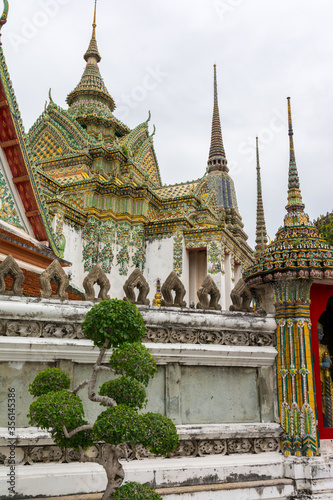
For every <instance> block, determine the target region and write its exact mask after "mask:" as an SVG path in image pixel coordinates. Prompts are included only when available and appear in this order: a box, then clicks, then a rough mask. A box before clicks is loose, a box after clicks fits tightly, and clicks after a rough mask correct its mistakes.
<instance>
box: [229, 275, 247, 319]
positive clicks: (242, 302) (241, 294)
mask: <svg viewBox="0 0 333 500" xmlns="http://www.w3.org/2000/svg"><path fill="white" fill-rule="evenodd" d="M230 297H231V300H232V305H231V306H230V307H229V310H230V311H240V312H252V311H253V309H252V308H251V307H250V304H251V301H252V294H251V292H250V289H249V287H248V286H247V284H246V283H245V281H244V280H243V279H242V278H241V279H240V280H238V281H237V283H236V286H235V288H234V289H233V290H232V292H231V294H230Z"/></svg>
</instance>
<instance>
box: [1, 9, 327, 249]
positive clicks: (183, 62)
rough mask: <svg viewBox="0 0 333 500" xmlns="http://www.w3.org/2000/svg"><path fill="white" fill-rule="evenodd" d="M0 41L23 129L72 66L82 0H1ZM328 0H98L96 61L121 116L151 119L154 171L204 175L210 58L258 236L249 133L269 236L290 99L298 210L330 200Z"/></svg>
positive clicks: (83, 33)
mask: <svg viewBox="0 0 333 500" xmlns="http://www.w3.org/2000/svg"><path fill="white" fill-rule="evenodd" d="M9 3H10V6H9V8H10V11H9V17H8V23H7V24H6V25H5V27H4V28H3V30H2V32H3V35H2V43H3V48H4V52H5V56H6V61H7V65H8V69H9V72H10V75H11V78H12V81H13V85H14V89H15V92H16V96H17V99H18V103H19V106H20V109H21V114H22V118H23V122H24V125H25V128H26V130H28V129H29V128H30V127H31V125H32V124H33V123H34V121H35V120H36V119H37V118H38V116H39V115H40V114H41V113H42V111H43V108H44V103H45V101H46V99H47V97H48V90H49V88H50V87H51V88H52V97H53V100H54V101H55V102H56V103H57V104H59V105H60V106H63V107H66V104H65V99H66V96H67V94H68V93H69V92H70V91H71V90H73V88H74V87H75V86H76V84H77V83H78V82H79V80H80V78H81V74H82V72H83V70H84V67H85V61H84V60H83V57H82V56H83V54H84V52H85V51H86V49H87V47H88V44H89V41H90V38H91V23H92V14H93V6H94V1H93V0H16V1H15V2H14V1H13V0H12V1H10V2H9ZM332 18H333V2H332V0H317V1H316V2H315V3H313V2H310V1H309V0H293V1H291V0H279V1H273V0H167V1H166V0H122V1H120V2H119V1H118V2H116V1H115V0H98V14H97V24H98V26H97V40H98V46H99V50H100V53H101V56H102V61H101V63H100V71H101V74H102V76H103V78H104V81H105V84H106V86H107V88H108V90H109V92H110V93H111V95H112V96H113V98H114V100H115V101H116V104H117V109H116V111H115V116H116V117H118V118H119V119H121V120H122V121H123V122H125V123H126V124H127V125H128V126H130V127H135V126H136V125H138V124H139V123H141V122H143V121H145V120H146V118H147V116H148V111H149V110H151V113H152V119H151V125H150V129H151V130H152V126H153V124H155V125H156V135H155V138H154V141H155V150H156V154H157V158H158V162H159V166H160V171H161V176H162V182H163V183H166V184H174V183H177V182H185V181H188V180H193V179H197V178H199V177H202V175H203V174H204V172H205V169H206V165H207V159H208V151H209V145H210V129H211V118H212V110H213V64H214V63H216V64H217V71H218V89H219V105H220V113H221V121H222V133H223V141H224V146H225V150H226V155H227V158H228V162H229V167H230V175H231V177H232V178H233V180H234V182H235V186H236V193H237V198H238V205H239V210H240V214H241V216H242V217H243V221H244V224H245V231H246V232H247V234H248V235H249V243H250V244H251V245H252V246H253V245H254V239H255V217H256V161H255V137H256V135H258V136H259V141H260V151H261V169H262V183H263V199H264V209H265V215H266V222H267V229H268V233H269V235H270V237H271V238H273V237H274V235H275V233H276V231H277V229H278V227H279V226H280V225H281V224H282V222H283V217H284V214H285V208H284V207H285V205H286V201H287V177H288V133H287V101H286V97H287V96H291V98H292V101H291V104H292V112H293V124H294V141H295V151H296V160H297V166H298V171H299V176H300V182H301V189H302V194H303V201H304V203H305V205H306V211H307V213H308V214H309V215H310V218H311V219H313V218H315V217H317V216H319V215H320V214H324V213H326V212H327V211H331V210H332V208H333V203H332V167H331V164H332V153H333V143H332V135H333V114H332V110H333V64H332V53H333V29H332Z"/></svg>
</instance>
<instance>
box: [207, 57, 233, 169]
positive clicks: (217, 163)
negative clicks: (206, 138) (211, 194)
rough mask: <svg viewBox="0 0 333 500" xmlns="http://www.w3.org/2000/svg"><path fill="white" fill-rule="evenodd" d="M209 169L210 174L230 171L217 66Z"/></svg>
mask: <svg viewBox="0 0 333 500" xmlns="http://www.w3.org/2000/svg"><path fill="white" fill-rule="evenodd" d="M208 167H209V168H208V172H213V171H214V170H220V171H223V172H228V171H229V169H228V167H227V159H226V156H225V151H224V146H223V140H222V130H221V120H220V111H219V103H218V93H217V76H216V64H214V109H213V120H212V136H211V143H210V150H209V159H208Z"/></svg>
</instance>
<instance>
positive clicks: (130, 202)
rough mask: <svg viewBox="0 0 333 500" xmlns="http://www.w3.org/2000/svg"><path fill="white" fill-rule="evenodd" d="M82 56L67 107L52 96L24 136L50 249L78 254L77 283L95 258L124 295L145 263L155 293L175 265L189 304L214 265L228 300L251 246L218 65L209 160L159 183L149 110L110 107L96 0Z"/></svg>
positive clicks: (74, 258) (74, 257)
mask: <svg viewBox="0 0 333 500" xmlns="http://www.w3.org/2000/svg"><path fill="white" fill-rule="evenodd" d="M84 59H85V61H86V68H85V70H84V73H83V75H82V77H81V80H80V82H79V83H78V85H77V86H76V87H75V89H74V90H72V91H71V92H70V93H69V94H68V97H67V103H68V106H69V107H68V110H64V109H62V108H61V107H60V106H58V105H56V104H55V103H54V102H53V100H52V97H51V95H50V103H49V104H48V106H47V107H46V108H45V110H44V112H43V113H42V115H41V116H40V117H39V118H38V120H37V121H36V123H35V124H34V125H33V126H32V127H31V129H30V131H29V133H28V136H27V148H28V150H29V151H30V153H31V161H32V162H33V164H34V165H35V176H36V177H37V178H38V180H39V182H40V185H41V194H40V196H41V198H42V200H43V206H44V208H45V211H46V212H47V217H48V223H49V226H50V228H52V230H53V232H52V235H53V238H52V242H51V244H52V248H53V250H54V252H55V253H56V254H57V255H58V256H59V257H61V258H65V259H66V260H68V261H70V262H72V263H73V264H72V266H71V268H69V272H70V273H71V278H72V284H73V285H75V286H78V287H79V286H80V285H81V284H82V281H83V278H84V277H85V276H86V275H87V273H88V272H90V271H91V270H92V268H93V267H94V266H95V264H96V263H99V264H100V265H101V267H102V269H103V271H104V272H105V273H106V274H107V276H108V277H109V278H110V280H111V296H115V297H117V298H122V288H123V284H124V283H125V281H126V279H127V278H128V277H129V276H130V275H131V273H132V272H133V270H134V269H135V268H139V269H140V270H141V271H143V274H144V275H145V277H146V279H147V281H148V284H149V286H150V295H149V299H150V300H151V302H152V301H153V299H154V296H155V293H156V283H157V281H158V280H160V281H161V282H163V281H165V279H166V278H167V277H168V276H169V274H170V273H171V272H172V271H174V272H175V273H176V274H177V276H178V277H179V278H180V279H181V281H182V282H183V284H184V286H185V289H186V290H187V293H186V297H185V301H186V302H187V304H190V303H191V302H193V303H196V300H197V299H196V293H197V290H198V288H199V287H200V285H201V284H202V281H203V279H204V278H205V276H206V275H207V272H208V273H209V274H211V276H212V277H213V279H214V281H215V282H216V284H217V286H218V288H219V290H220V293H221V297H222V299H221V300H222V302H221V303H222V307H223V308H224V309H227V308H228V307H229V305H230V292H231V290H232V288H233V286H234V283H235V281H237V280H238V279H239V277H240V276H241V274H242V271H243V270H244V269H245V268H246V267H248V266H249V265H250V264H251V263H252V262H253V260H252V259H253V253H252V250H251V248H250V247H249V245H248V244H247V242H246V240H247V235H246V234H245V232H244V230H243V223H242V219H241V216H240V214H239V211H238V206H237V199H236V191H235V187H234V183H233V180H232V179H231V177H230V176H229V174H228V166H227V165H228V162H227V159H226V155H225V150H224V145H223V141H222V132H221V123H220V114H219V107H218V90H217V76H216V66H214V107H213V120H212V135H211V145H210V150H209V159H208V167H207V169H206V168H204V169H203V176H202V178H200V179H198V180H195V181H191V182H186V183H182V184H176V185H171V186H163V185H162V182H161V174H160V170H159V167H158V162H157V158H156V154H155V151H154V145H153V135H154V133H155V130H154V132H153V133H152V134H150V132H149V121H150V113H149V117H148V119H147V120H146V121H145V122H143V123H141V124H139V125H138V126H137V127H135V128H134V129H133V130H131V129H130V128H129V127H128V126H126V125H125V124H123V123H121V122H120V121H119V120H118V119H117V118H116V117H115V115H114V111H115V109H116V104H115V101H114V99H113V98H112V97H111V95H110V93H109V92H108V90H107V88H106V86H105V84H104V81H103V79H102V77H101V74H100V70H99V63H100V61H101V56H100V53H99V50H98V47H97V40H96V8H95V15H94V22H93V33H92V38H91V41H90V44H89V47H88V50H87V51H86V53H85V55H84ZM207 146H208V145H207ZM50 230H51V229H50Z"/></svg>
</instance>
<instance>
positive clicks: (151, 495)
mask: <svg viewBox="0 0 333 500" xmlns="http://www.w3.org/2000/svg"><path fill="white" fill-rule="evenodd" d="M113 498H114V499H115V500H162V497H161V495H159V494H158V493H156V491H154V489H153V488H150V487H149V486H146V485H145V484H140V483H136V482H134V481H133V482H130V483H125V484H123V486H121V487H120V488H119V489H118V490H117V491H116V493H114V494H113Z"/></svg>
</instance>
